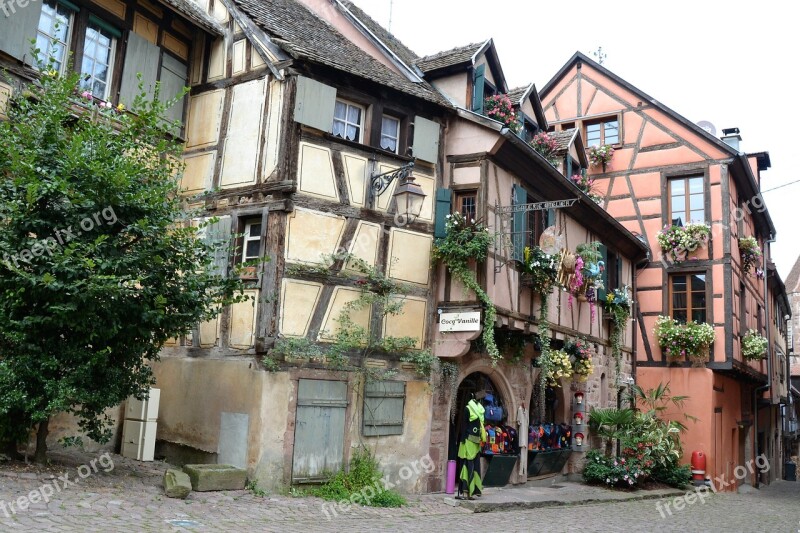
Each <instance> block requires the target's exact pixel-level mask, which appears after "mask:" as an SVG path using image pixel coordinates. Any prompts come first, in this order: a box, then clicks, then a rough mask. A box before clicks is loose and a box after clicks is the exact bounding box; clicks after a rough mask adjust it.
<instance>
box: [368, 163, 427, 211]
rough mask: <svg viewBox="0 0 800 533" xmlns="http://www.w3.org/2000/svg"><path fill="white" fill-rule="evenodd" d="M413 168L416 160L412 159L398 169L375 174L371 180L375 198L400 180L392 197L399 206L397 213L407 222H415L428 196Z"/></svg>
mask: <svg viewBox="0 0 800 533" xmlns="http://www.w3.org/2000/svg"><path fill="white" fill-rule="evenodd" d="M413 170H414V162H413V161H411V162H410V163H408V164H406V165H403V166H402V167H400V168H398V169H395V170H390V171H389V172H384V173H382V174H375V175H373V176H372V178H371V180H370V188H371V189H372V195H373V198H377V197H378V196H380V195H381V194H383V193H384V192H386V189H388V188H389V185H391V184H392V182H393V181H394V180H396V179H399V180H400V183H399V185H398V186H397V187H396V188H395V191H394V194H393V195H392V197H393V198H394V200H395V205H396V206H397V207H396V208H397V214H398V215H399V216H401V217H405V219H406V222H413V221H414V220H416V219H417V217H418V216H419V215H420V213H421V212H422V204H423V203H424V202H425V197H426V195H425V192H424V191H423V190H422V187H420V186H419V184H418V183H416V182H415V181H414V176H413V174H412V171H413Z"/></svg>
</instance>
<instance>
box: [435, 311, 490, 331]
mask: <svg viewBox="0 0 800 533" xmlns="http://www.w3.org/2000/svg"><path fill="white" fill-rule="evenodd" d="M480 329H481V312H480V311H469V312H463V313H442V314H441V315H439V331H479V330H480Z"/></svg>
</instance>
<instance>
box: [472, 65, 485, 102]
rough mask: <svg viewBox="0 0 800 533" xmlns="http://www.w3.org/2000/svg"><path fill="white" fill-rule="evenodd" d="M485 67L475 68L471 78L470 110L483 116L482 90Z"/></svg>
mask: <svg viewBox="0 0 800 533" xmlns="http://www.w3.org/2000/svg"><path fill="white" fill-rule="evenodd" d="M484 72H486V65H478V66H477V67H475V70H474V75H473V77H472V110H473V111H475V112H476V113H480V114H483V89H484V86H485V79H486V78H485V75H484Z"/></svg>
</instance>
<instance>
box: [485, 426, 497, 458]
mask: <svg viewBox="0 0 800 533" xmlns="http://www.w3.org/2000/svg"><path fill="white" fill-rule="evenodd" d="M486 434H487V435H488V437H487V438H486V444H485V445H484V447H483V453H484V455H494V453H495V452H494V450H495V447H496V446H495V438H496V433H495V430H494V426H491V425H489V424H487V425H486Z"/></svg>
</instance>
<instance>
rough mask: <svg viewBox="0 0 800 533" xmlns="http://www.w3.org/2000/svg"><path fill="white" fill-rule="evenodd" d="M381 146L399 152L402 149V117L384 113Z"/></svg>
mask: <svg viewBox="0 0 800 533" xmlns="http://www.w3.org/2000/svg"><path fill="white" fill-rule="evenodd" d="M381 148H383V149H384V150H388V151H390V152H394V153H395V154H396V153H398V151H399V149H400V119H397V118H394V117H390V116H389V115H383V120H381Z"/></svg>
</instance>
